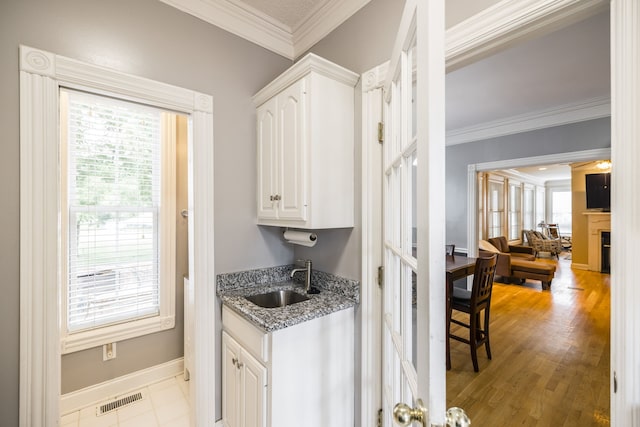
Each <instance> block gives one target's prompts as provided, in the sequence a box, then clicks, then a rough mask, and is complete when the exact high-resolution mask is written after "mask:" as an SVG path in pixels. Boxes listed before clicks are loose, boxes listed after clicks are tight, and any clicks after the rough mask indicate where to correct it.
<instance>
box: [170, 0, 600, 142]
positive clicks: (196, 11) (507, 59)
mask: <svg viewBox="0 0 640 427" xmlns="http://www.w3.org/2000/svg"><path fill="white" fill-rule="evenodd" d="M161 1H163V2H164V3H167V4H169V5H172V6H174V7H176V8H178V9H180V10H182V11H185V12H187V13H190V14H192V15H194V16H197V17H199V18H201V19H203V20H205V21H207V22H209V23H211V24H213V25H216V26H218V27H221V28H223V29H225V30H227V31H229V32H232V33H234V34H236V35H238V36H240V37H243V38H245V39H247V40H250V41H252V42H254V43H256V44H258V45H260V46H263V47H265V48H267V49H270V50H272V51H274V52H276V53H278V54H280V55H283V56H285V57H287V58H290V59H295V58H296V57H297V56H298V55H300V54H302V53H304V52H306V51H307V50H308V49H310V48H311V47H312V46H313V45H314V44H315V43H317V42H318V41H320V40H321V39H322V38H324V37H325V36H326V35H327V34H329V33H330V32H331V31H333V30H334V29H335V28H336V27H338V26H339V25H340V24H342V23H343V22H344V21H346V20H347V19H348V18H349V17H350V16H352V15H353V14H355V13H356V12H357V11H358V10H360V9H361V8H362V7H363V6H365V5H366V4H367V3H369V2H370V1H371V0H161ZM384 1H392V0H384ZM393 1H397V0H393ZM496 6H497V5H496ZM609 56H610V53H609V11H608V10H606V11H604V12H601V13H599V14H597V15H594V16H591V17H589V18H587V19H585V20H583V21H580V22H577V23H575V24H573V25H570V26H568V27H565V28H562V29H559V30H557V31H555V32H552V33H549V34H546V35H543V36H541V37H538V38H535V39H532V40H528V41H525V42H521V43H518V44H516V45H515V46H514V47H512V48H509V49H506V50H503V51H501V52H499V53H497V54H494V55H492V56H489V57H487V58H484V59H482V60H479V61H477V62H475V63H472V64H471V65H468V66H466V67H463V68H459V69H456V70H455V71H452V72H449V73H448V74H447V76H446V92H445V93H446V129H447V145H452V144H460V143H466V142H472V141H478V140H482V139H487V138H493V137H499V136H504V135H509V134H514V133H519V132H527V131H531V130H535V129H541V128H545V127H551V126H558V125H563V124H568V123H575V122H579V121H584V120H591V119H596V118H601V117H607V116H609V115H610V72H609V70H610V65H609V63H610V61H609Z"/></svg>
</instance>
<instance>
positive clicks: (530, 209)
mask: <svg viewBox="0 0 640 427" xmlns="http://www.w3.org/2000/svg"><path fill="white" fill-rule="evenodd" d="M522 188H523V190H522V229H523V230H534V229H535V227H536V219H535V214H534V212H535V192H536V187H535V186H534V185H532V184H526V183H525V184H524V185H523V187H522Z"/></svg>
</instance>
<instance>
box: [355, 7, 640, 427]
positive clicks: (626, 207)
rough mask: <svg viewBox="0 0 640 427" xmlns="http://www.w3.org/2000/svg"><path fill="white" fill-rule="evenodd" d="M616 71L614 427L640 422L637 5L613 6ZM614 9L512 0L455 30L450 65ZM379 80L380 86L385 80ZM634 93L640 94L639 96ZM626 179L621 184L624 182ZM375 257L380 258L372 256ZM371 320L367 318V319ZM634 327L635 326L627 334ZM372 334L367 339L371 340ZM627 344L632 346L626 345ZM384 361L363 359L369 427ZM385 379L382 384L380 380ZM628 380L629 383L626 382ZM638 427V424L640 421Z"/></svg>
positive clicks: (369, 304) (366, 161) (367, 243)
mask: <svg viewBox="0 0 640 427" xmlns="http://www.w3.org/2000/svg"><path fill="white" fill-rule="evenodd" d="M610 3H611V46H612V49H611V52H612V56H611V69H612V73H611V75H612V93H611V99H612V101H611V105H612V118H611V128H612V140H611V154H612V155H611V158H612V161H613V163H615V168H614V169H613V172H612V180H613V182H614V183H615V184H616V185H615V187H614V188H613V191H612V215H611V220H612V230H613V231H614V233H615V230H624V232H621V233H619V235H617V234H616V238H615V239H614V241H613V242H612V255H611V258H612V276H611V278H612V279H611V285H612V286H611V287H612V290H611V305H612V307H611V313H612V316H611V423H612V425H629V426H632V425H633V421H632V420H634V419H635V420H638V419H639V418H640V417H639V416H638V414H637V412H638V407H639V406H640V404H639V402H640V383H638V382H637V381H633V379H634V378H638V377H639V376H640V366H637V364H636V363H635V361H637V360H640V349H638V348H637V347H638V346H637V345H629V343H633V344H636V343H637V342H638V338H637V336H636V335H635V334H634V331H636V330H637V328H638V327H640V312H639V311H638V310H637V309H636V308H637V307H638V305H640V288H637V287H633V286H630V285H627V286H625V284H632V283H635V281H636V276H637V271H635V270H636V269H635V260H634V259H633V258H635V257H634V254H635V250H637V248H636V246H637V242H638V241H640V235H639V233H640V230H639V228H640V227H639V226H638V220H637V218H640V206H639V205H638V203H637V200H638V197H637V195H638V194H640V184H638V183H640V168H638V167H637V165H638V164H640V150H638V148H637V146H636V145H637V141H638V140H640V128H639V127H638V126H637V125H635V123H636V121H637V117H632V116H630V115H631V114H635V113H637V111H640V95H639V94H638V90H637V87H638V84H639V80H640V76H639V75H638V70H639V69H640V56H638V55H636V53H637V51H638V50H639V49H640V46H638V42H637V40H639V39H640V35H639V34H638V33H639V31H640V13H639V12H638V4H637V2H636V1H635V0H611V2H610ZM608 4H609V2H608V1H605V0H586V1H578V0H512V1H501V2H500V3H497V4H495V5H494V6H492V7H490V8H488V9H486V10H484V11H482V12H480V13H479V14H477V15H475V16H473V17H471V18H469V19H467V20H466V21H464V22H462V23H460V24H458V25H456V26H454V27H452V28H450V29H449V30H447V35H446V37H447V39H446V54H445V55H446V63H447V69H448V70H452V69H455V68H456V67H461V66H464V65H466V64H468V63H471V62H473V61H476V60H478V59H480V58H482V57H484V56H486V55H489V54H491V53H493V52H495V51H497V50H499V49H504V48H506V47H509V46H511V45H513V44H515V43H517V42H519V41H521V40H522V39H523V38H527V37H534V36H536V35H538V34H541V33H542V32H546V31H548V30H549V28H560V27H561V26H563V25H568V24H569V23H571V22H575V21H577V20H579V19H583V18H585V17H587V16H589V15H591V14H595V13H597V12H599V11H601V10H603V9H604V8H606V7H607V5H608ZM375 70H376V69H374V70H372V71H370V72H367V73H364V74H363V82H365V83H366V82H367V79H368V78H369V77H371V79H372V80H371V81H373V80H375V79H374V76H378V74H376V71H375ZM384 78H385V76H378V77H377V80H384ZM365 83H363V85H362V86H363V107H362V114H363V117H362V121H363V134H362V138H363V140H362V161H363V163H362V166H363V167H362V182H363V188H362V193H363V194H362V251H363V262H362V289H363V291H362V292H363V299H362V313H363V316H362V319H361V321H362V331H363V334H362V342H361V345H362V346H361V351H362V354H363V355H365V354H376V353H379V351H380V336H379V335H375V334H373V333H371V331H373V330H374V329H373V327H371V326H370V325H367V322H369V321H370V320H371V319H372V318H375V312H376V310H377V311H379V310H380V305H379V300H378V299H377V298H376V291H375V290H376V287H377V284H376V283H375V277H376V275H375V266H376V265H377V264H376V263H375V262H376V260H375V258H374V257H373V256H371V255H370V253H369V252H368V251H369V249H370V248H371V245H372V242H373V239H374V238H375V233H376V231H375V230H379V228H378V227H377V226H376V225H375V224H371V222H372V221H375V218H376V217H375V216H373V215H371V214H370V211H372V210H378V211H379V210H380V209H381V207H380V205H379V204H376V201H377V199H376V198H375V193H374V192H373V190H372V186H371V185H368V184H367V185H365V183H375V182H377V180H376V178H375V177H372V176H370V173H371V166H372V165H371V163H370V162H371V161H372V159H375V156H373V155H372V153H371V151H372V150H374V148H372V147H373V146H374V145H371V134H370V130H367V128H366V126H367V124H368V123H371V122H372V118H371V117H370V115H371V113H370V111H371V106H370V105H367V104H366V103H365V102H370V100H371V99H372V97H369V96H365V95H364V93H365V92H368V91H370V90H371V85H369V84H365ZM634 88H636V89H635V90H634ZM618 177H620V179H618ZM372 253H373V252H372ZM365 313H366V314H367V315H364V314H365ZM623 325H627V327H623ZM365 332H366V333H365ZM625 343H626V345H625ZM380 372H381V370H380V366H379V361H377V360H376V359H375V358H369V357H363V358H362V383H361V392H362V394H361V396H362V410H361V416H362V425H374V424H375V421H376V417H377V413H378V409H379V408H380V399H379V395H380V394H379V382H380ZM614 374H616V377H617V383H618V384H617V392H614V381H613V377H614ZM376 379H377V381H376ZM625 380H626V381H625ZM635 425H636V426H637V425H639V424H637V421H636V424H635Z"/></svg>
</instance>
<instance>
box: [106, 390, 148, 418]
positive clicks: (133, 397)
mask: <svg viewBox="0 0 640 427" xmlns="http://www.w3.org/2000/svg"><path fill="white" fill-rule="evenodd" d="M140 400H142V393H140V392H138V393H134V394H130V395H129V396H125V397H121V398H120V399H117V400H114V401H112V402H109V403H105V404H104V405H100V406H98V407H97V408H96V409H97V413H96V415H97V416H100V415H104V414H107V413H109V412H111V411H115V410H116V409H118V408H122V407H123V406H127V405H130V404H132V403H135V402H138V401H140Z"/></svg>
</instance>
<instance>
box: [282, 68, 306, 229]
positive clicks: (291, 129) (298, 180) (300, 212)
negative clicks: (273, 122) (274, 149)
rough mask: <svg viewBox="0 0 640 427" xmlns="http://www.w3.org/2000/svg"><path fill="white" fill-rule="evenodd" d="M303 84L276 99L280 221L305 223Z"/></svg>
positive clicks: (303, 81) (288, 89) (284, 92)
mask: <svg viewBox="0 0 640 427" xmlns="http://www.w3.org/2000/svg"><path fill="white" fill-rule="evenodd" d="M306 82H307V78H303V79H301V80H299V81H297V82H296V83H294V84H292V85H291V86H289V87H288V88H287V89H285V90H283V91H282V92H281V93H280V95H278V97H277V99H278V149H279V150H278V188H279V193H278V196H279V199H280V200H279V202H278V203H279V206H278V216H279V218H280V219H293V220H303V221H306V220H307V205H306V204H307V200H306V196H307V194H306V191H307V190H306V176H307V174H306V166H307V165H306V161H307V158H306V154H307V153H306V145H307V144H306V139H307V135H306V130H305V129H306V126H305V120H306V92H305V85H306Z"/></svg>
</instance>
